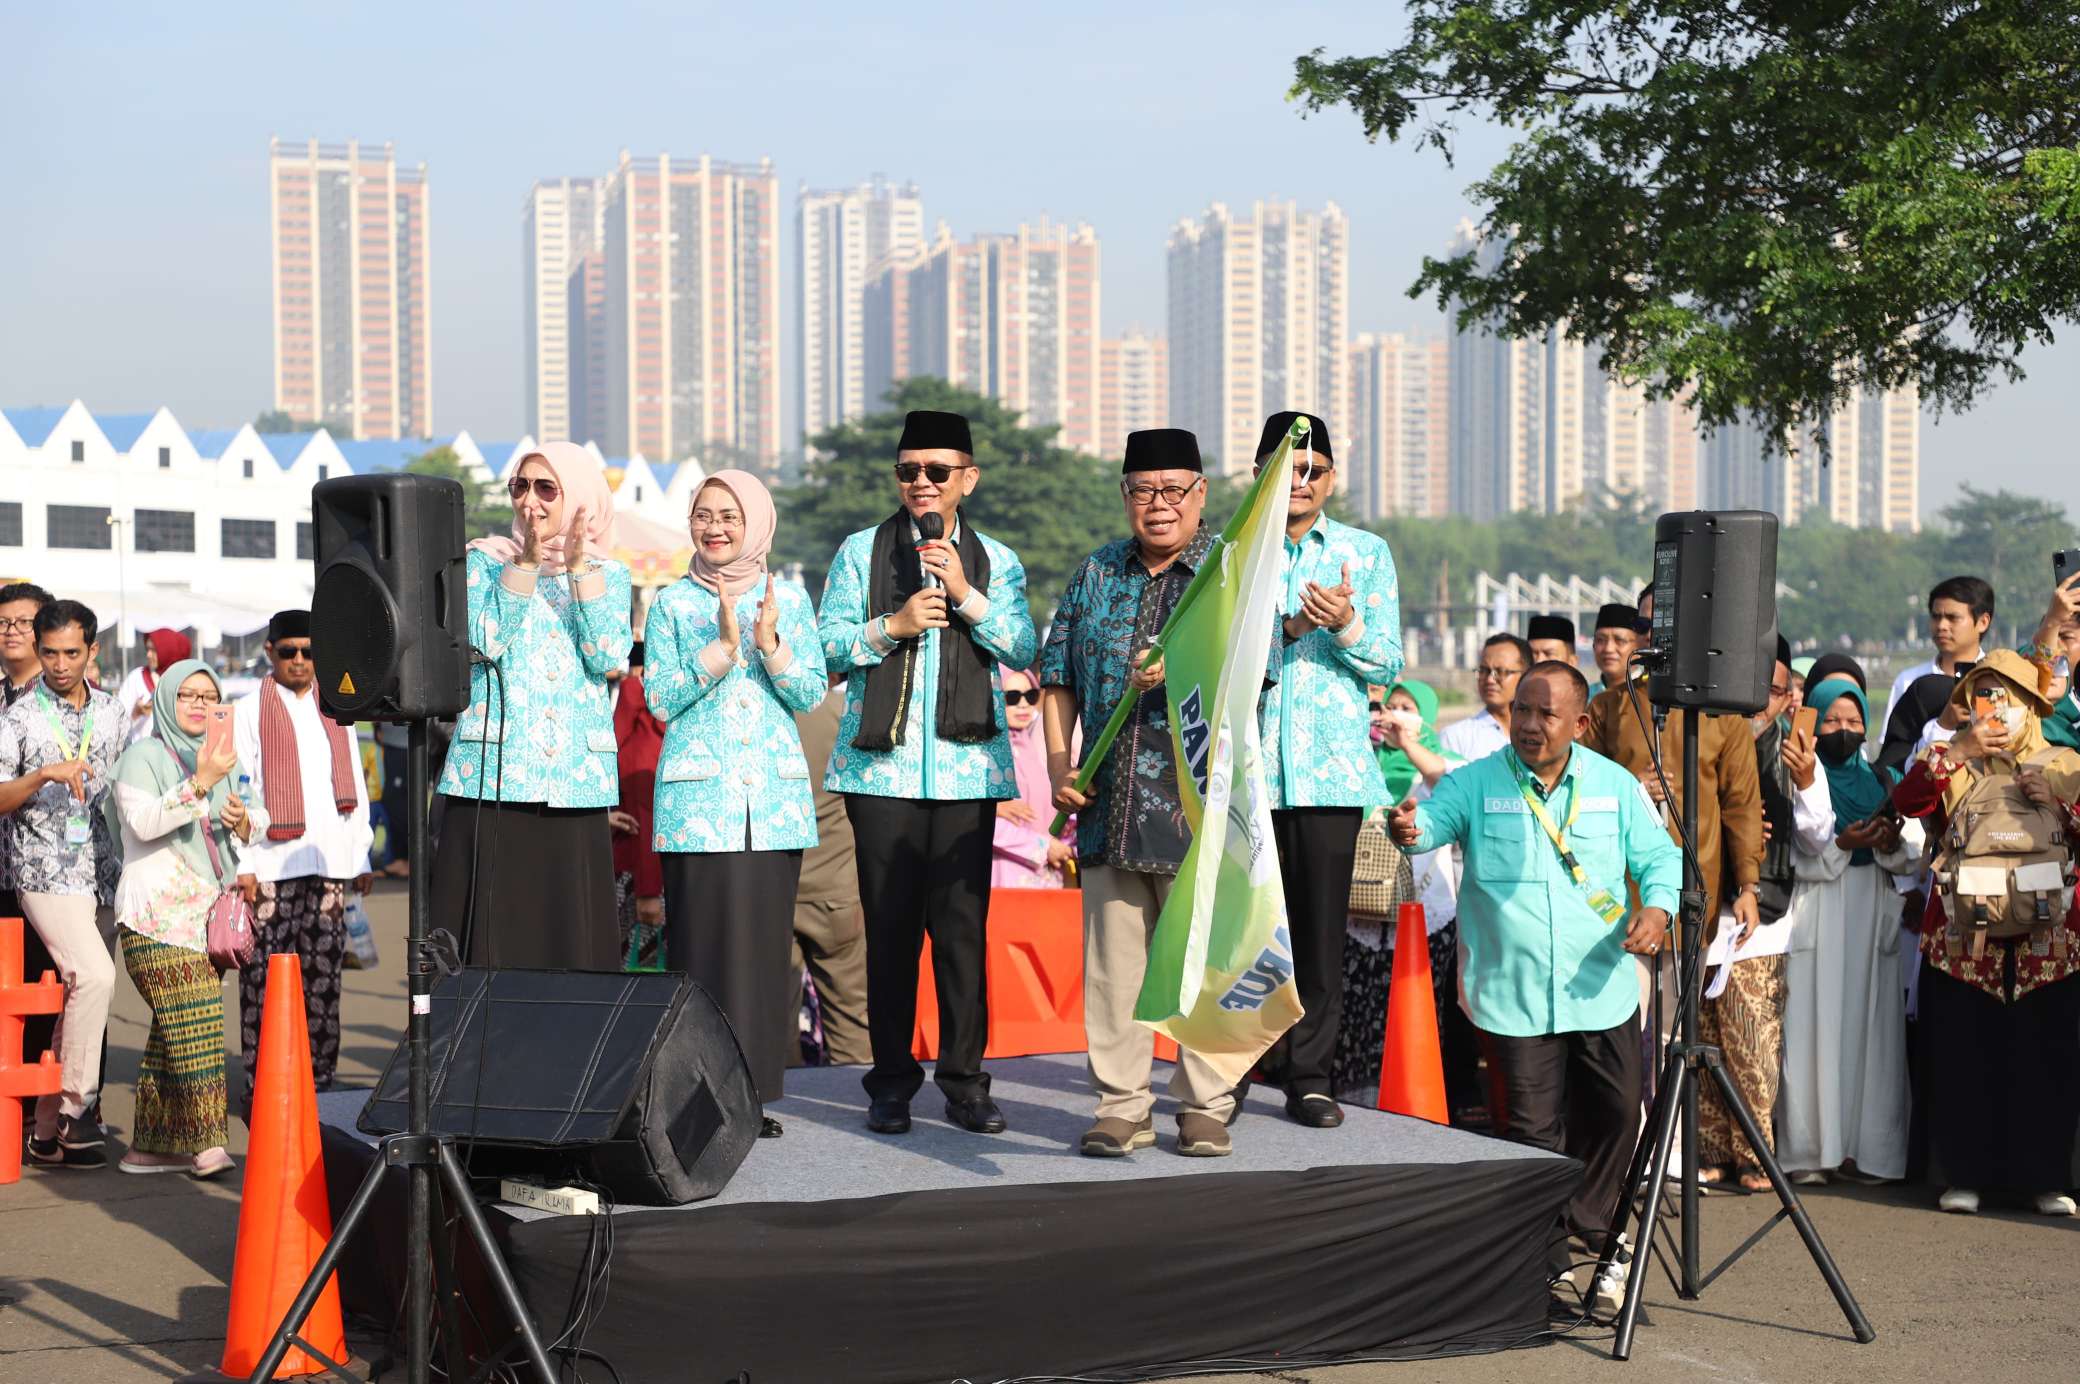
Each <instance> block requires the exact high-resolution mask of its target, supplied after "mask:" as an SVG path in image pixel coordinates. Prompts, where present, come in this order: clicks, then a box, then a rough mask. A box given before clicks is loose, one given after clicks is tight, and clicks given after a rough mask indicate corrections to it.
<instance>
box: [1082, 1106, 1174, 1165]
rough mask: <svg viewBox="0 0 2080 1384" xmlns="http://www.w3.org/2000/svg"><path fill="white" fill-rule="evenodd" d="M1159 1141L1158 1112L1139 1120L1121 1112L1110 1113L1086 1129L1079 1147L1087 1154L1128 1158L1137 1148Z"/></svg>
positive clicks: (1089, 1156) (1095, 1156)
mask: <svg viewBox="0 0 2080 1384" xmlns="http://www.w3.org/2000/svg"><path fill="white" fill-rule="evenodd" d="M1155 1141H1156V1122H1155V1117H1154V1116H1152V1115H1151V1116H1149V1117H1148V1118H1147V1119H1144V1120H1142V1121H1141V1123H1139V1124H1135V1123H1133V1122H1131V1121H1129V1120H1122V1119H1120V1118H1119V1117H1118V1116H1117V1115H1107V1116H1106V1117H1105V1118H1104V1119H1102V1120H1099V1121H1098V1122H1097V1123H1096V1124H1094V1125H1092V1126H1091V1127H1090V1128H1089V1129H1087V1130H1085V1131H1084V1132H1083V1140H1082V1142H1081V1143H1079V1144H1078V1145H1077V1146H1076V1150H1077V1152H1079V1153H1081V1154H1082V1155H1083V1156H1084V1157H1086V1158H1125V1157H1126V1156H1127V1155H1128V1154H1130V1153H1132V1152H1133V1151H1134V1150H1135V1149H1145V1148H1149V1147H1151V1146H1152V1145H1153V1144H1154V1143H1155Z"/></svg>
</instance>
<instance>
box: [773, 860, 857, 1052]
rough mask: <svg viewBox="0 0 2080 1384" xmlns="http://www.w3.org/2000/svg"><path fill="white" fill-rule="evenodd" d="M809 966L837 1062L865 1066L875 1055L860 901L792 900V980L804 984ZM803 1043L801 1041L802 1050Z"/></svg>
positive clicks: (828, 1048)
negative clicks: (870, 1031)
mask: <svg viewBox="0 0 2080 1384" xmlns="http://www.w3.org/2000/svg"><path fill="white" fill-rule="evenodd" d="M804 966H807V967H808V968H809V976H810V979H811V980H812V981H813V982H814V983H815V985H816V999H817V1001H818V1003H819V1004H820V1005H821V1006H822V1008H823V1046H824V1052H825V1053H826V1055H827V1056H828V1057H829V1058H830V1061H831V1064H832V1065H833V1066H842V1067H855V1066H864V1065H865V1064H866V1063H869V1062H872V1061H873V1060H874V1048H873V1045H872V1044H871V1043H870V1042H868V1040H867V926H866V915H865V914H864V913H862V912H861V911H860V906H859V901H858V900H857V899H849V900H846V901H844V902H839V903H817V902H808V903H804V902H801V901H799V900H798V901H797V902H796V903H795V906H794V984H793V985H792V986H791V987H790V988H789V990H788V992H787V993H788V994H790V995H794V994H798V993H800V991H801V988H802V968H803V967H804ZM800 1048H801V1045H800V1044H799V1043H797V1044H796V1045H795V1049H796V1051H797V1052H798V1051H799V1050H800Z"/></svg>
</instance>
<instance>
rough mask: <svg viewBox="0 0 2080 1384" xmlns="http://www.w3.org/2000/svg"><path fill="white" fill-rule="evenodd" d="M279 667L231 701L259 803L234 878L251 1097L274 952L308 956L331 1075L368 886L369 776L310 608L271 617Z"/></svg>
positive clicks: (315, 1032)
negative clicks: (242, 943)
mask: <svg viewBox="0 0 2080 1384" xmlns="http://www.w3.org/2000/svg"><path fill="white" fill-rule="evenodd" d="M267 661H268V663H269V664H271V665H272V668H273V672H272V674H271V675H270V676H269V677H268V678H267V679H266V680H265V681H263V682H262V683H261V684H260V687H259V690H257V691H255V692H253V693H251V694H250V695H248V696H245V697H242V698H240V699H239V700H238V702H237V703H236V704H235V705H234V706H233V708H232V716H231V739H232V743H233V744H234V745H235V746H236V747H237V749H238V772H239V773H240V774H242V775H244V776H245V777H246V778H248V779H250V780H251V782H252V786H251V788H250V790H242V791H241V793H240V796H241V797H242V798H244V799H245V801H246V802H247V803H248V804H250V805H252V806H253V807H254V808H255V811H254V823H255V830H254V832H253V835H252V839H251V840H250V841H249V842H248V843H247V844H246V845H244V846H242V847H241V848H240V849H239V857H238V860H239V864H238V883H239V887H240V888H242V889H243V890H244V891H245V895H246V902H248V903H250V904H252V905H253V915H254V931H255V933H256V934H257V935H256V936H255V938H254V942H255V945H254V947H253V960H252V962H251V963H250V964H248V965H246V966H245V967H243V968H241V970H240V971H239V977H238V1009H239V1015H238V1018H239V1036H240V1042H241V1046H242V1047H243V1048H244V1050H245V1086H244V1090H243V1096H242V1100H243V1101H248V1102H249V1101H251V1100H252V1095H253V1069H254V1061H255V1057H256V1055H257V1054H258V1052H259V1049H260V1010H261V1005H262V1001H263V1000H264V999H265V997H266V989H267V958H268V957H269V956H270V955H272V954H274V953H275V952H288V953H293V954H294V955H296V956H298V957H300V958H301V959H302V966H303V1003H304V1014H305V1017H306V1019H307V1020H308V1023H309V1025H310V1040H311V1075H312V1077H313V1078H314V1079H315V1080H316V1082H317V1085H318V1089H319V1090H321V1091H323V1090H325V1089H327V1088H328V1087H330V1086H331V1085H332V1075H333V1071H334V1068H335V1067H336V1066H337V1065H338V1061H339V998H340V979H341V973H342V970H343V968H344V966H345V958H346V951H347V921H346V919H347V891H348V890H349V889H350V888H351V889H352V890H354V891H355V892H356V893H359V894H366V893H367V892H368V891H369V887H370V886H371V885H372V884H373V883H374V881H375V876H374V875H373V874H371V873H370V872H369V864H368V847H369V843H370V842H371V841H372V840H373V839H374V833H373V832H372V831H371V830H370V828H369V824H368V783H367V780H366V779H365V778H364V777H363V776H362V772H361V746H360V744H359V743H358V742H357V741H356V739H355V735H354V728H353V727H352V726H350V725H342V724H340V723H339V722H337V721H335V720H333V719H332V718H331V717H329V716H327V715H326V714H325V712H324V710H323V709H322V708H321V707H320V706H319V704H318V686H317V684H318V669H317V664H316V663H315V662H313V656H312V652H311V613H310V612H309V611H307V610H283V611H277V612H276V613H275V616H274V618H273V619H272V620H269V621H268V622H267Z"/></svg>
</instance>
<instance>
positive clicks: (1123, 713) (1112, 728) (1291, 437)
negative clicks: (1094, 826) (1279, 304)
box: [1047, 417, 1309, 836]
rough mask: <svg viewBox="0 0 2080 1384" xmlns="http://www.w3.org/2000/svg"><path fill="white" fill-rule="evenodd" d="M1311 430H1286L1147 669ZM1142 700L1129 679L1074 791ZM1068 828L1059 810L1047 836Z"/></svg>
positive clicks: (1145, 662) (1085, 783)
mask: <svg viewBox="0 0 2080 1384" xmlns="http://www.w3.org/2000/svg"><path fill="white" fill-rule="evenodd" d="M1308 429H1309V424H1308V421H1307V419H1306V418H1305V417H1300V418H1295V419H1294V420H1293V425H1292V427H1290V428H1288V429H1287V430H1286V435H1285V437H1284V439H1283V440H1282V441H1280V442H1279V444H1278V450H1277V451H1275V452H1273V453H1272V454H1271V460H1270V462H1269V464H1268V465H1266V466H1264V467H1262V468H1261V469H1260V470H1259V471H1258V473H1257V478H1256V480H1255V481H1253V482H1251V484H1250V488H1249V493H1248V494H1246V495H1245V496H1244V497H1243V500H1242V504H1241V506H1240V507H1239V508H1237V509H1236V511H1235V514H1234V517H1233V518H1231V519H1229V520H1228V526H1227V527H1226V528H1224V529H1222V530H1221V533H1220V538H1219V539H1218V540H1217V542H1216V545H1215V547H1214V549H1213V551H1212V552H1210V553H1208V554H1207V555H1206V556H1207V560H1206V561H1205V562H1202V563H1200V564H1199V570H1198V571H1196V572H1194V573H1192V580H1191V584H1190V585H1189V586H1187V587H1185V589H1184V594H1183V595H1182V596H1179V597H1178V598H1177V604H1176V605H1175V606H1173V607H1172V608H1171V611H1170V618H1169V619H1167V620H1165V621H1163V628H1162V629H1160V630H1158V631H1157V632H1156V637H1155V641H1154V642H1153V643H1151V644H1150V645H1149V646H1148V654H1147V656H1146V657H1144V658H1143V659H1142V660H1141V666H1142V667H1143V668H1148V667H1150V666H1152V665H1153V664H1155V663H1156V662H1158V661H1159V660H1161V658H1162V657H1163V648H1164V646H1165V645H1166V644H1167V643H1168V642H1169V639H1170V631H1171V630H1173V629H1175V628H1176V627H1177V622H1178V620H1179V618H1180V617H1182V616H1183V615H1184V613H1185V612H1186V611H1188V610H1190V609H1191V608H1192V603H1193V602H1194V601H1196V600H1198V599H1199V593H1200V592H1202V591H1204V590H1205V589H1206V587H1207V586H1208V585H1209V584H1210V583H1211V580H1212V577H1213V573H1214V572H1215V570H1216V568H1217V566H1218V558H1219V554H1220V552H1221V551H1222V549H1224V548H1226V547H1227V546H1228V545H1229V544H1230V543H1233V542H1234V541H1235V539H1236V538H1237V537H1238V536H1239V534H1240V533H1241V530H1242V524H1243V521H1244V520H1245V519H1247V518H1248V517H1249V515H1250V512H1251V511H1252V510H1253V509H1255V508H1256V505H1257V500H1258V496H1257V493H1256V492H1257V490H1258V489H1259V488H1260V487H1262V486H1263V485H1264V484H1266V482H1267V481H1268V479H1269V478H1270V477H1272V476H1275V475H1282V474H1284V472H1283V468H1282V467H1281V466H1280V463H1281V462H1283V461H1284V460H1285V459H1286V455H1287V454H1288V453H1290V452H1291V451H1292V450H1293V444H1294V443H1295V442H1297V441H1299V440H1300V439H1302V438H1304V437H1306V436H1307V434H1308ZM1140 700H1141V689H1140V688H1138V687H1136V686H1134V684H1133V682H1132V680H1131V679H1130V680H1129V681H1128V683H1127V691H1126V695H1124V696H1122V697H1121V698H1120V699H1119V705H1118V706H1115V707H1114V708H1112V715H1111V716H1110V717H1109V718H1108V719H1107V720H1106V722H1105V729H1103V730H1101V731H1099V732H1098V738H1097V741H1096V742H1095V743H1094V744H1092V746H1091V748H1090V751H1089V753H1087V754H1085V755H1084V757H1083V767H1082V768H1081V769H1079V770H1077V772H1076V784H1075V788H1076V791H1077V792H1079V793H1088V792H1089V791H1090V787H1091V780H1092V779H1094V778H1096V777H1097V775H1098V766H1099V765H1100V764H1102V763H1104V762H1105V756H1106V754H1107V752H1109V751H1110V750H1111V749H1112V742H1113V741H1114V740H1116V739H1118V738H1119V733H1120V731H1121V730H1123V729H1125V727H1126V724H1127V717H1129V716H1130V715H1132V714H1133V712H1134V705H1135V703H1137V702H1139V701H1140ZM1068 824H1069V814H1068V813H1067V812H1066V811H1059V810H1058V811H1057V812H1056V813H1055V816H1054V824H1053V825H1052V826H1050V827H1048V829H1047V834H1048V835H1049V836H1060V835H1061V834H1062V828H1063V827H1065V826H1067V825H1068Z"/></svg>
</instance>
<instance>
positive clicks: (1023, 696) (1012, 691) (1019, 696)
mask: <svg viewBox="0 0 2080 1384" xmlns="http://www.w3.org/2000/svg"><path fill="white" fill-rule="evenodd" d="M1004 705H1006V706H1024V705H1032V706H1038V705H1040V689H1039V688H1037V687H1012V688H1006V689H1005V691H1004Z"/></svg>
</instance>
